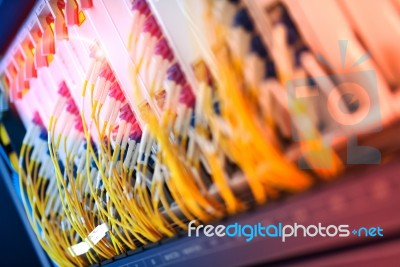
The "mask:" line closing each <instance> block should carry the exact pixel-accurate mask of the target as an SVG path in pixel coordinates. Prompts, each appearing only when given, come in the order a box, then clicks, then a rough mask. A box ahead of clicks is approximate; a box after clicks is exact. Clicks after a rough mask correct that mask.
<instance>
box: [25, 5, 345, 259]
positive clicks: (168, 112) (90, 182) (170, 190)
mask: <svg viewBox="0 0 400 267" xmlns="http://www.w3.org/2000/svg"><path fill="white" fill-rule="evenodd" d="M202 2H203V4H204V5H205V6H206V14H205V20H204V25H203V26H205V28H206V29H207V37H208V38H207V39H206V40H204V39H203V38H202V36H203V35H202V33H201V32H200V30H199V28H198V25H195V23H194V22H193V21H192V19H191V16H190V12H189V11H187V14H186V15H187V18H188V21H189V22H191V25H190V27H191V29H192V31H193V32H194V34H195V35H196V36H197V37H199V38H198V39H199V40H201V41H200V42H202V43H201V45H202V48H203V50H204V53H203V56H204V58H200V59H199V60H198V61H196V62H193V63H192V68H193V69H192V70H190V71H193V73H194V76H195V81H194V82H193V81H192V83H189V82H188V80H187V77H186V76H185V73H184V71H183V70H182V69H181V67H182V66H181V65H180V62H178V60H177V59H176V58H175V55H174V53H173V52H172V50H171V48H170V44H169V43H168V41H167V39H166V38H165V36H164V34H163V32H162V30H161V28H160V27H159V25H158V23H157V21H156V19H155V18H154V17H153V15H152V14H151V11H150V9H149V7H148V5H147V3H146V1H145V0H134V1H133V2H132V15H133V16H132V17H133V21H132V28H131V33H130V36H129V38H128V40H129V44H128V49H129V55H130V57H131V59H132V61H133V62H134V63H135V68H134V69H128V68H127V70H126V71H127V72H129V74H130V75H131V78H132V81H133V83H134V90H135V92H134V94H135V95H138V96H139V95H140V96H144V97H143V99H144V101H142V102H140V103H131V102H130V101H128V100H127V99H126V98H125V94H124V92H126V91H125V90H126V88H121V85H120V84H119V82H118V80H117V78H116V76H115V74H114V72H113V70H112V68H111V66H110V65H109V63H108V61H107V59H106V58H105V53H103V52H102V49H101V47H100V45H98V46H93V47H91V55H90V60H91V61H90V64H89V68H88V70H87V72H86V74H85V79H84V82H83V85H82V91H81V93H82V94H81V97H82V98H81V99H79V101H80V102H78V100H77V99H75V98H73V97H72V96H71V92H70V90H69V89H68V87H67V84H66V83H62V84H61V85H60V87H59V90H58V93H59V95H58V102H57V103H56V106H55V109H54V110H53V112H52V114H51V116H50V123H49V125H43V122H42V121H41V120H40V118H39V117H38V116H35V118H34V121H33V124H32V125H33V126H32V128H31V129H29V131H28V133H27V136H26V138H25V140H24V145H23V149H22V153H21V157H20V172H19V175H20V184H21V188H22V189H23V190H21V192H22V193H21V194H22V196H23V199H24V203H25V206H26V211H27V214H28V217H29V220H30V222H31V224H32V227H33V228H34V230H35V232H36V234H37V236H38V238H39V240H40V242H41V244H42V246H43V247H44V249H45V250H46V251H47V252H48V253H49V255H50V257H51V258H52V259H53V260H54V261H56V262H57V263H58V264H60V265H62V266H76V265H78V266H86V265H88V264H91V263H97V262H100V261H101V260H104V259H109V258H111V257H113V256H116V255H119V254H121V253H123V252H126V251H127V250H133V249H136V248H138V247H140V246H142V245H144V244H148V243H152V242H156V241H158V240H160V239H162V238H164V237H171V236H174V235H176V234H177V232H179V231H180V230H186V228H187V222H188V221H191V220H198V222H210V221H213V220H217V219H220V218H223V217H224V216H226V215H229V214H234V213H237V212H240V211H243V210H245V209H247V208H248V207H249V206H250V205H253V204H262V203H265V202H266V201H268V200H269V199H273V198H276V197H278V196H279V195H280V193H281V192H298V191H301V190H305V189H306V188H308V187H309V186H310V185H311V184H312V182H313V173H311V172H304V171H301V170H300V169H299V168H297V166H295V164H293V163H292V162H290V161H289V160H288V159H287V157H286V156H285V152H286V150H287V149H288V147H289V146H290V144H291V142H290V138H293V134H297V135H299V136H301V137H306V138H305V139H306V140H315V141H310V142H308V141H306V142H304V143H302V146H301V148H302V151H303V152H304V151H308V150H312V149H313V148H325V146H326V144H324V142H323V140H322V138H321V129H320V128H319V127H320V126H319V123H320V122H321V121H323V116H324V114H322V113H321V115H320V116H313V115H311V114H315V113H319V111H320V110H321V106H320V105H319V103H313V104H312V105H310V106H307V105H304V103H302V102H299V101H297V100H296V99H292V98H288V99H289V105H292V108H294V110H295V112H294V120H293V124H294V128H295V130H296V131H295V133H293V132H292V129H291V123H292V122H291V121H290V116H289V115H290V114H289V106H288V104H287V103H286V102H287V101H286V100H287V96H286V92H285V89H284V88H285V84H286V83H287V82H288V81H289V80H292V79H304V80H306V81H307V82H309V84H313V83H315V81H313V80H312V79H311V75H310V74H309V73H308V70H307V66H306V64H305V63H304V60H303V59H304V57H307V56H309V55H310V54H309V53H310V52H309V49H308V47H307V45H306V44H305V42H304V41H303V40H302V38H301V36H300V34H299V33H298V31H297V29H296V27H295V25H294V23H293V22H292V21H291V19H290V17H289V16H288V14H287V13H286V11H285V9H284V8H283V7H282V6H276V7H275V8H274V9H271V10H270V11H269V12H270V16H271V21H272V22H273V23H272V36H271V43H272V47H273V49H268V48H267V47H266V46H265V45H264V43H263V41H262V40H261V37H260V35H259V34H258V33H257V31H256V29H255V27H254V25H253V20H252V18H251V17H250V16H249V14H248V11H247V9H246V8H245V7H244V5H243V4H242V3H241V2H240V1H205V0H204V1H202ZM185 12H186V11H185ZM222 13H224V15H222ZM186 71H188V70H186ZM138 99H142V98H139V97H138ZM135 101H136V99H135ZM136 104H137V106H136ZM134 105H135V106H134ZM134 111H135V112H134ZM292 116H293V114H292ZM300 126H303V127H300ZM303 156H304V157H305V159H306V161H307V164H308V165H309V166H311V167H313V170H314V171H315V173H316V174H317V175H318V176H321V177H332V176H334V175H336V174H337V173H338V172H340V171H341V169H342V163H341V161H340V160H339V158H338V157H337V156H336V155H335V154H333V156H332V166H331V168H319V167H318V166H320V165H321V161H323V160H321V158H325V157H315V156H313V155H307V153H304V155H303ZM322 163H324V164H325V163H326V162H322ZM324 164H322V165H324Z"/></svg>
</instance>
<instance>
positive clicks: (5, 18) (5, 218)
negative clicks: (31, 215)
mask: <svg viewBox="0 0 400 267" xmlns="http://www.w3.org/2000/svg"><path fill="white" fill-rule="evenodd" d="M34 4H35V1H33V0H18V1H15V0H0V60H1V57H2V55H4V53H5V51H6V50H7V48H8V46H9V45H10V43H11V42H12V40H13V38H14V37H15V35H16V34H17V32H18V30H19V28H20V27H21V25H22V23H23V21H24V20H25V18H26V17H27V15H28V14H29V12H30V10H31V9H32V7H33V5H34ZM9 178H10V177H3V176H1V177H0V266H40V263H39V259H38V257H37V255H36V252H35V250H34V248H33V245H32V243H31V241H30V239H29V236H28V234H27V232H26V230H25V227H24V225H23V223H22V220H21V218H20V216H19V214H18V212H17V210H16V207H15V205H14V203H13V200H12V198H11V195H10V192H9V191H8V188H7V186H6V184H5V181H4V179H9Z"/></svg>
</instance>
